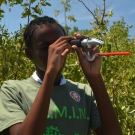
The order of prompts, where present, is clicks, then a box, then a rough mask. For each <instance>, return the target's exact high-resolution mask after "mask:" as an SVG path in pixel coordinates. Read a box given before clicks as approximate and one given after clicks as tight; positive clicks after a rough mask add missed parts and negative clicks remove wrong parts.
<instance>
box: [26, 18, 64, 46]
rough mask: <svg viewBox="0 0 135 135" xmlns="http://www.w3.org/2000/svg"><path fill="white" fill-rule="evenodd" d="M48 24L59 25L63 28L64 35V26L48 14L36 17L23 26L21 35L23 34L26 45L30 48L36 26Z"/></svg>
mask: <svg viewBox="0 0 135 135" xmlns="http://www.w3.org/2000/svg"><path fill="white" fill-rule="evenodd" d="M50 24H55V25H58V26H60V27H61V29H62V30H63V33H64V35H66V32H65V30H64V28H63V27H62V26H61V25H60V24H59V23H58V22H57V21H56V20H55V19H53V18H51V17H48V16H43V17H38V18H36V19H34V20H32V21H31V22H30V23H29V24H28V25H27V26H26V28H25V31H24V34H23V36H24V41H25V45H26V47H29V48H32V44H31V39H32V36H33V33H34V31H35V30H36V29H37V28H38V27H40V26H41V25H50Z"/></svg>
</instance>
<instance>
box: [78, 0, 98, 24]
mask: <svg viewBox="0 0 135 135" xmlns="http://www.w3.org/2000/svg"><path fill="white" fill-rule="evenodd" d="M78 1H79V2H81V3H82V4H83V5H84V6H85V8H86V9H87V10H88V11H89V12H90V13H91V14H92V16H93V17H94V19H95V20H96V22H97V24H99V22H98V20H97V18H96V17H95V15H94V14H93V12H92V11H91V10H90V9H89V8H88V7H87V6H86V5H85V3H84V2H83V1H82V0H78Z"/></svg>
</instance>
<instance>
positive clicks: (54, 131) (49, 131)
mask: <svg viewBox="0 0 135 135" xmlns="http://www.w3.org/2000/svg"><path fill="white" fill-rule="evenodd" d="M43 135H64V134H61V133H60V130H59V129H58V127H53V126H50V127H47V128H46V132H45V134H43ZM74 135H79V134H76V133H75V134H74Z"/></svg>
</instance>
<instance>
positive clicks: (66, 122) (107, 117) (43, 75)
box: [0, 16, 122, 135]
mask: <svg viewBox="0 0 135 135" xmlns="http://www.w3.org/2000/svg"><path fill="white" fill-rule="evenodd" d="M79 38H84V37H83V36H81V35H80V34H77V33H75V34H74V37H72V36H66V34H65V31H64V29H63V28H62V26H61V25H60V24H58V23H57V22H56V21H55V20H54V19H53V18H51V17H48V16H44V17H38V18H36V19H34V20H33V21H31V22H30V24H28V26H27V27H26V29H25V32H24V40H25V44H26V50H25V52H26V55H27V57H28V58H29V59H30V60H31V61H32V62H33V63H34V64H35V69H36V71H35V72H34V74H33V75H32V76H31V77H30V78H28V79H24V80H9V81H5V82H4V84H3V85H2V87H1V91H0V135H90V129H93V130H94V131H95V132H96V134H97V135H122V131H121V129H120V126H119V123H118V119H117V117H116V115H115V112H114V109H113V107H112V104H111V102H110V99H109V96H108V94H107V92H106V89H105V86H104V82H103V79H102V76H101V74H100V66H101V57H100V56H98V57H96V58H95V60H94V61H92V62H89V61H88V60H87V59H86V57H85V55H84V53H83V52H85V51H88V50H86V49H85V51H82V50H81V48H78V47H77V46H75V45H73V46H71V45H70V43H69V41H70V40H72V39H79ZM83 50H84V49H83ZM74 52H77V55H78V59H79V61H80V64H81V67H82V70H83V72H84V75H85V76H86V78H87V80H88V82H89V84H90V86H91V88H92V90H91V88H90V86H89V85H86V84H81V83H78V82H73V81H71V80H67V79H65V78H64V76H63V75H62V73H61V72H62V69H63V67H64V64H65V62H66V56H67V55H68V54H69V53H74ZM97 52H99V51H98V50H97V49H96V48H94V49H93V50H92V51H91V53H92V54H94V53H97ZM22 72H23V71H22ZM24 74H25V73H24ZM93 93H94V96H95V97H94V96H93ZM95 99H96V101H95ZM96 102H97V104H96ZM97 106H98V107H97ZM98 111H99V112H98Z"/></svg>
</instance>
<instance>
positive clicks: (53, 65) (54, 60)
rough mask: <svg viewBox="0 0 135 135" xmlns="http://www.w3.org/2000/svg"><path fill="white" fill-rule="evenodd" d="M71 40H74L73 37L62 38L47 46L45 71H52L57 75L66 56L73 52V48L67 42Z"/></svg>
mask: <svg viewBox="0 0 135 135" xmlns="http://www.w3.org/2000/svg"><path fill="white" fill-rule="evenodd" d="M72 39H74V37H71V36H62V37H60V38H59V39H58V40H56V41H55V42H54V43H53V44H51V45H50V46H49V48H48V60H47V70H49V71H52V70H53V71H55V72H56V74H57V73H58V72H59V71H60V70H61V69H62V68H63V66H64V64H65V61H66V56H67V55H68V54H69V53H71V52H74V50H73V48H72V47H71V45H70V43H69V42H68V41H69V40H72Z"/></svg>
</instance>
